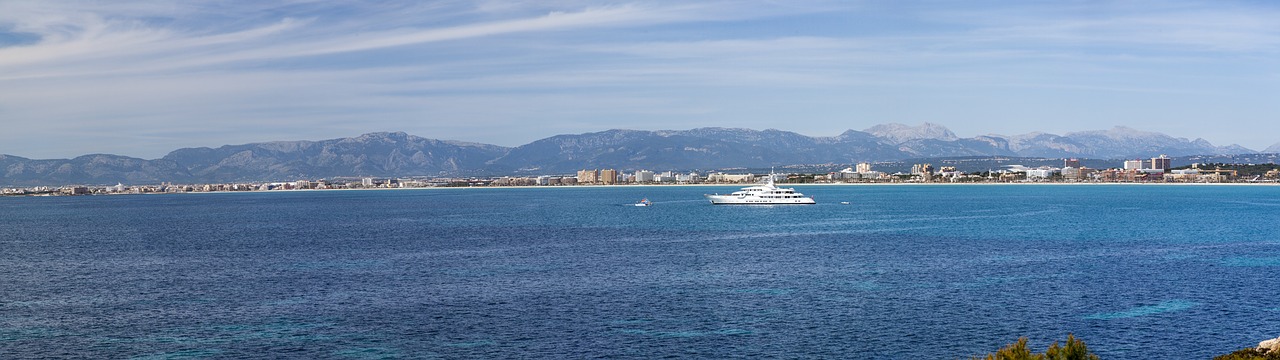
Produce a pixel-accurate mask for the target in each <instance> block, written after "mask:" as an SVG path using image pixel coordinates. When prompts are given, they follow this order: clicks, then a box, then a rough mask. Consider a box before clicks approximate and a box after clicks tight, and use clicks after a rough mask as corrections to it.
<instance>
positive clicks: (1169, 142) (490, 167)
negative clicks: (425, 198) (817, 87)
mask: <svg viewBox="0 0 1280 360" xmlns="http://www.w3.org/2000/svg"><path fill="white" fill-rule="evenodd" d="M1268 151H1271V152H1280V144H1277V145H1276V146H1273V147H1272V148H1269V149H1268ZM1249 153H1254V151H1252V150H1249V149H1247V148H1244V147H1241V146H1238V145H1229V146H1221V147H1219V146H1214V145H1213V144H1210V143H1209V142H1208V141H1205V140H1203V139H1196V140H1187V139H1185V138H1175V137H1172V136H1168V135H1165V134H1161V133H1156V132H1147V131H1139V130H1134V129H1130V128H1125V127H1116V128H1113V129H1110V130H1103V131H1083V132H1074V133H1068V134H1066V135H1055V134H1047V133H1039V132H1036V133H1029V134H1024V135H1016V136H1004V135H983V136H975V137H972V138H960V137H958V136H956V135H955V133H953V132H951V130H949V129H947V128H946V127H943V126H941V125H937V124H930V123H925V124H922V125H919V126H908V125H902V124H884V125H877V126H873V127H871V128H869V129H867V131H855V130H849V131H845V132H844V133H842V134H840V135H838V136H831V137H811V136H805V135H801V134H798V133H794V132H790V131H782V130H774V129H768V130H752V129H742V128H715V127H711V128H697V129H690V130H660V131H640V130H608V131H601V132H593V133H584V134H567V135H557V136H552V137H549V138H545V139H540V140H537V141H534V142H531V143H529V144H526V145H522V146H519V147H515V148H506V147H501V146H494V145H485V144H476V143H465V142H458V141H441V140H433V139H427V138H421V137H417V136H412V135H408V134H405V133H403V132H393V133H370V134H364V135H360V136H357V137H351V138H340V139H329V140H320V141H276V142H265V143H252V144H241V145H226V146H221V147H217V148H185V149H178V150H175V151H173V152H171V153H169V154H168V155H166V156H165V157H164V158H162V159H157V160H143V159H136V158H129V157H123V156H115V155H86V156H82V157H78V158H75V159H60V160H31V159H26V158H21V157H16V156H0V170H4V173H3V176H4V177H3V178H0V184H3V185H62V184H114V183H116V182H126V183H159V182H195V183H218V182H236V181H288V180H297V179H322V178H332V177H355V176H375V177H392V176H418V175H429V176H439V175H444V176H457V175H470V174H475V175H503V174H565V173H572V172H574V171H576V170H580V169H595V168H613V169H619V170H624V171H629V170H637V169H651V170H682V171H683V170H694V169H703V170H709V169H719V168H733V167H751V168H765V167H770V166H784V165H817V164H851V163H857V162H862V161H871V162H876V161H899V160H903V159H910V158H946V157H983V156H1001V157H1013V156H1019V157H1040V158H1064V157H1075V158H1092V159H1122V158H1150V157H1154V156H1158V155H1160V154H1167V155H1169V156H1173V157H1179V156H1188V155H1204V156H1229V155H1236V154H1249Z"/></svg>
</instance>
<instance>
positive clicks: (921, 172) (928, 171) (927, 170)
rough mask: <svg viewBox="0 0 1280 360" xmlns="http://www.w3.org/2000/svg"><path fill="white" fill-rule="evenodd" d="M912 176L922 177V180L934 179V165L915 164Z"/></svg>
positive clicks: (912, 167) (912, 168)
mask: <svg viewBox="0 0 1280 360" xmlns="http://www.w3.org/2000/svg"><path fill="white" fill-rule="evenodd" d="M911 174H912V175H918V176H920V179H921V180H924V181H930V180H932V179H933V164H915V165H912V166H911Z"/></svg>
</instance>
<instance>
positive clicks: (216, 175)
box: [164, 132, 507, 182]
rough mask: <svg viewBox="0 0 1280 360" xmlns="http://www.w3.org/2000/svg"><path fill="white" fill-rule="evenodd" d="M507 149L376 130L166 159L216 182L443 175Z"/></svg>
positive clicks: (184, 152) (185, 152) (479, 164)
mask: <svg viewBox="0 0 1280 360" xmlns="http://www.w3.org/2000/svg"><path fill="white" fill-rule="evenodd" d="M506 151H507V148H504V147H499V146H494V145H484V144H474V143H463V142H450V141H440V140H433V139H426V138H421V137H417V136H412V135H408V134H405V133H403V132H394V133H370V134H364V135H361V136H358V137H353V138H341V139H330V140H322V141H278V142H268V143H254V144H243V145H227V146H222V147H219V148H216V149H211V148H187V149H179V150H175V151H173V152H171V153H169V155H166V156H165V157H164V159H166V160H170V161H173V162H176V163H178V164H181V165H183V166H185V167H186V168H187V169H189V171H190V173H191V174H192V176H193V177H195V178H196V179H201V180H203V181H211V182H225V181H242V180H272V179H275V180H287V179H316V178H326V177H336V176H408V175H437V174H441V173H458V172H466V171H475V170H477V169H481V168H483V167H484V164H485V162H486V161H488V160H490V159H493V158H496V157H498V156H501V155H502V154H503V153H505V152H506Z"/></svg>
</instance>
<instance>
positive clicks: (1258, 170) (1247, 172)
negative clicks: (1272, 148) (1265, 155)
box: [1172, 163, 1280, 177]
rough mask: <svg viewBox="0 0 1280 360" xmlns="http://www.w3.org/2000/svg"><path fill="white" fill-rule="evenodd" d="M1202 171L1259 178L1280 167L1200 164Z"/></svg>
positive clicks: (1176, 168) (1188, 166)
mask: <svg viewBox="0 0 1280 360" xmlns="http://www.w3.org/2000/svg"><path fill="white" fill-rule="evenodd" d="M1199 166H1200V169H1201V170H1213V169H1222V170H1235V171H1237V172H1239V174H1240V176H1242V177H1244V176H1250V177H1252V176H1258V175H1265V174H1266V173H1267V172H1268V171H1271V170H1275V169H1280V165H1276V164H1227V163H1208V164H1200V165H1199ZM1190 168H1191V165H1187V166H1179V167H1175V168H1173V169H1172V170H1181V169H1190Z"/></svg>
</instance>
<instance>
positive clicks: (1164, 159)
mask: <svg viewBox="0 0 1280 360" xmlns="http://www.w3.org/2000/svg"><path fill="white" fill-rule="evenodd" d="M1171 160H1173V159H1170V158H1169V157H1168V156H1165V155H1160V157H1153V158H1151V168H1152V169H1159V170H1164V171H1165V172H1169V169H1170V168H1173V167H1172V166H1170V164H1171V163H1172V161H1171Z"/></svg>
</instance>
